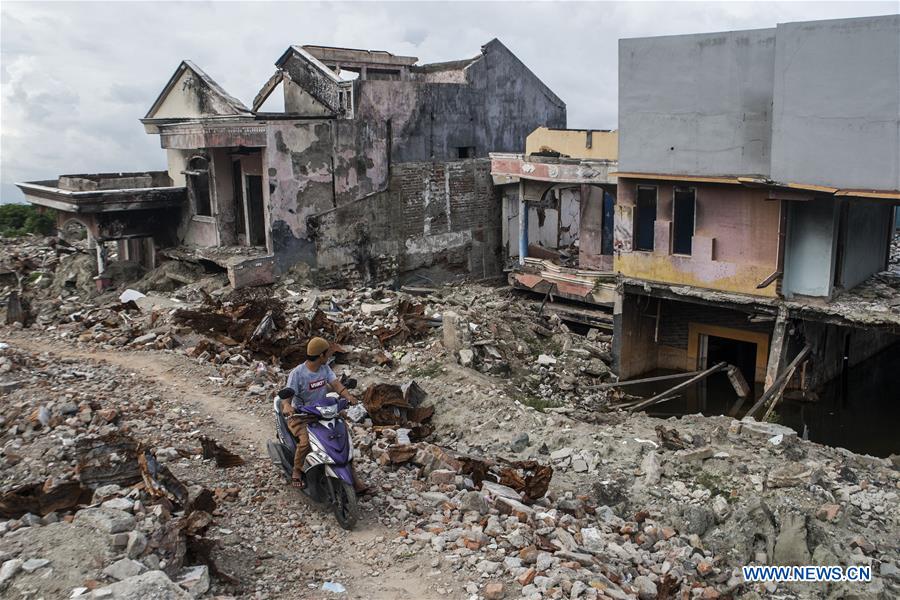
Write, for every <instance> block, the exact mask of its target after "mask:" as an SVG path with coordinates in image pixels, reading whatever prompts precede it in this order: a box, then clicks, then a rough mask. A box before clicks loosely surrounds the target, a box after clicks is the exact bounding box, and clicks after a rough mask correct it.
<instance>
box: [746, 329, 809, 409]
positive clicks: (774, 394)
mask: <svg viewBox="0 0 900 600" xmlns="http://www.w3.org/2000/svg"><path fill="white" fill-rule="evenodd" d="M810 350H812V346H810V345H809V344H806V345H805V346H803V349H802V350H800V352H798V353H797V356H795V357H794V360H792V361H791V364H789V365H788V366H787V368H786V369H785V370H784V371H783V372H782V373H781V375H779V376H778V378H777V379H776V380H775V381H774V382H773V383H772V386H771V387H770V388H769V389H767V390H766V391H765V392H764V393H763V395H762V396H760V397H759V400H757V401H756V404H754V405H753V406H752V407H751V408H750V410H748V411H747V416H748V417H754V416H755V415H756V414H757V413H759V411H760V410H761V409H762V408H763V406H766V405H767V404H768V403H769V402H770V401H774V399H775V398H778V397H779V396H780V395H781V393H782V392H783V391H784V387H785V386H786V385H787V382H788V380H790V378H791V375H793V374H794V370H795V369H796V368H797V365H799V364H800V361H802V360H803V359H804V358H806V355H807V354H809V352H810Z"/></svg>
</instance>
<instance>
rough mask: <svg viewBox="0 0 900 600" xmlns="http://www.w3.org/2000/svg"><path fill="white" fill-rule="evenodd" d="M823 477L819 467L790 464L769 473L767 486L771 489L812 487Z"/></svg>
mask: <svg viewBox="0 0 900 600" xmlns="http://www.w3.org/2000/svg"><path fill="white" fill-rule="evenodd" d="M821 476H822V471H821V469H819V468H818V467H815V466H809V465H804V464H802V463H788V464H785V465H781V466H778V467H775V468H774V469H772V470H771V471H769V476H768V478H767V479H766V485H768V486H769V487H770V488H780V487H794V486H799V485H812V484H814V483H816V482H817V481H818V480H819V478H820V477H821Z"/></svg>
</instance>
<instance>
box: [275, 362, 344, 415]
mask: <svg viewBox="0 0 900 600" xmlns="http://www.w3.org/2000/svg"><path fill="white" fill-rule="evenodd" d="M335 379H337V375H335V374H334V371H332V370H331V367H329V366H328V365H322V366H321V367H319V370H318V371H310V370H309V369H308V368H307V367H306V362H305V361H304V362H302V363H300V364H299V365H297V366H296V367H295V368H294V370H293V371H291V374H290V375H288V382H287V384H288V387H289V388H291V389H292V390H294V399H293V401H292V402H291V403H292V404H293V405H294V408H295V409H299V408H300V407H302V406H306V405H308V404H313V403H314V402H318V401H321V400H324V399H325V395H326V394H327V393H328V391H329V390H328V384H329V383H331V382H332V381H334V380H335Z"/></svg>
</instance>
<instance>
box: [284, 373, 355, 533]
mask: <svg viewBox="0 0 900 600" xmlns="http://www.w3.org/2000/svg"><path fill="white" fill-rule="evenodd" d="M293 397H294V392H293V390H291V389H290V388H285V389H283V390H281V391H280V392H278V395H277V396H276V397H275V400H274V403H273V408H274V410H275V433H276V435H277V436H278V439H277V441H269V442H268V444H267V448H268V451H269V457H270V458H271V459H272V462H273V463H275V466H276V467H279V468H280V469H281V470H282V472H283V473H284V476H285V477H286V478H287V480H288V482H290V481H291V474H292V472H293V470H294V452H295V451H296V449H297V440H296V438H294V436H293V435H292V434H291V431H290V429H288V426H287V419H285V417H284V415H282V414H281V401H282V399H284V400H288V399H290V398H293ZM347 406H348V403H347V401H346V400H344V399H343V398H340V397H339V396H338V395H337V394H334V393H330V394H328V395H327V396H326V397H325V399H324V400H323V401H321V402H318V403H315V404H313V405H310V406H304V407H303V408H301V409H300V412H301V413H303V414H305V415H311V416H313V417H315V418H316V420H315V421H313V422H311V423H310V424H309V425H307V429H308V430H309V445H310V450H309V454H307V455H306V459H305V460H304V463H303V480H304V482H305V483H306V486H305V487H304V488H303V493H304V494H306V495H307V496H309V498H310V499H311V500H312V501H313V502H316V503H319V504H328V505H330V506H331V508H332V510H334V516H335V518H336V519H337V522H338V523H339V524H340V526H341V527H343V528H344V529H352V528H353V526H354V525H355V524H356V520H357V518H358V517H359V513H358V508H357V501H356V492H355V490H354V489H353V471H352V469H351V462H352V461H353V443H352V442H351V441H350V432H349V431H348V430H347V426H346V425H345V424H344V421H343V420H342V419H340V418H339V417H338V414H339V413H340V412H341V411H342V410H344V409H346V408H347Z"/></svg>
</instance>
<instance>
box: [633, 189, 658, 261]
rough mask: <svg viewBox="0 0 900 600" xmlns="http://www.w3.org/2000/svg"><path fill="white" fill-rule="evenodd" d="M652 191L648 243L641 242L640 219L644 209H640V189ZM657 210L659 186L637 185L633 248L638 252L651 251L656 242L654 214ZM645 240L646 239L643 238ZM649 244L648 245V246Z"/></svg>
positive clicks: (642, 216)
mask: <svg viewBox="0 0 900 600" xmlns="http://www.w3.org/2000/svg"><path fill="white" fill-rule="evenodd" d="M651 190H652V192H653V217H652V218H651V219H650V223H649V227H650V228H649V230H648V232H647V235H649V238H648V239H649V245H648V244H641V241H642V235H641V230H642V227H641V219H642V218H644V214H645V212H646V211H644V210H642V209H641V191H651ZM658 210H659V186H656V185H638V186H636V187H635V192H634V249H635V250H636V251H638V252H653V248H654V246H655V244H656V239H655V238H656V232H655V228H656V215H657V212H658ZM643 241H647V240H643ZM648 246H649V247H648Z"/></svg>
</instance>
